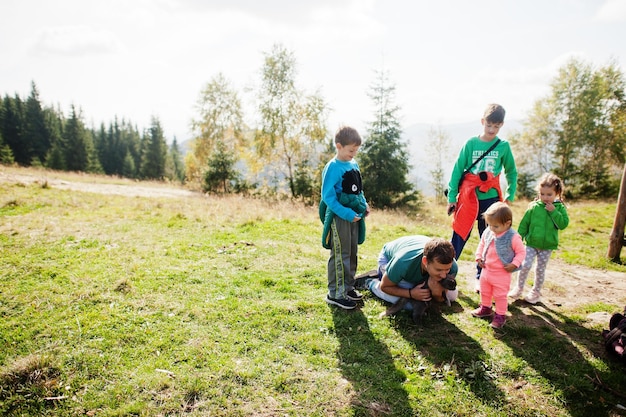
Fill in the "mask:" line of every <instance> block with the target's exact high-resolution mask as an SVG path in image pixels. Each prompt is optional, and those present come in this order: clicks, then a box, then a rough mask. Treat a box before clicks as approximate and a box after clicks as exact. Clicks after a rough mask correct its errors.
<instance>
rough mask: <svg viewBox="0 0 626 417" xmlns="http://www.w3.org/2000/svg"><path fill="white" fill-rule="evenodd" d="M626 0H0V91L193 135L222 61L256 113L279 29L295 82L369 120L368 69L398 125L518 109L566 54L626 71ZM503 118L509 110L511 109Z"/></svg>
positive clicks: (348, 118) (335, 119) (523, 110)
mask: <svg viewBox="0 0 626 417" xmlns="http://www.w3.org/2000/svg"><path fill="white" fill-rule="evenodd" d="M624 39H626V0H524V1H514V0H471V1H468V0H435V1H433V0H428V1H423V0H385V1H383V0H315V1H298V0H263V1H259V0H206V1H203V0H107V1H93V0H2V1H1V2H0V94H1V95H2V96H4V95H6V94H8V95H11V96H12V95H14V94H19V95H20V96H21V97H23V98H26V97H28V95H29V94H30V91H31V82H35V84H36V86H37V89H38V90H39V94H40V100H41V101H42V103H43V104H44V105H46V106H55V107H59V108H60V109H61V110H62V111H63V112H64V114H66V115H68V114H69V113H70V109H71V106H72V105H74V106H77V107H79V108H80V109H81V110H82V115H83V118H84V120H85V122H86V123H87V124H88V126H92V125H94V126H99V125H100V123H103V122H104V123H105V124H108V123H110V122H111V121H113V120H114V118H115V117H118V118H120V119H121V118H124V119H126V120H130V121H131V122H132V123H134V124H136V125H137V126H138V127H139V128H140V129H142V128H147V127H149V125H150V121H151V118H152V117H153V116H155V117H157V118H158V119H159V120H160V122H161V125H162V127H163V129H164V132H165V135H166V138H167V139H168V141H169V140H171V139H172V138H173V137H176V138H177V140H178V141H179V142H182V141H184V140H187V139H189V138H190V137H191V136H192V132H191V129H190V124H191V120H192V119H194V118H197V117H198V112H197V108H196V104H197V101H198V98H199V96H200V93H201V91H202V89H203V88H204V87H205V86H206V85H207V83H209V82H210V81H211V80H212V79H213V78H214V77H215V76H216V75H217V74H219V73H221V74H223V75H224V76H225V78H226V79H227V80H228V81H229V82H230V84H231V86H232V88H234V89H235V90H237V91H238V93H239V97H240V99H241V101H242V103H243V104H244V106H245V110H246V120H247V121H248V123H250V124H251V125H254V120H255V119H254V117H255V115H254V110H253V109H254V93H253V92H254V91H255V89H256V88H258V85H259V83H260V72H261V68H262V66H263V60H264V56H265V55H266V54H268V53H269V52H270V51H271V50H272V47H273V46H274V45H275V44H281V45H283V46H284V47H285V48H286V49H287V50H289V51H291V52H292V53H293V55H294V57H295V59H296V69H297V75H296V85H297V87H298V88H299V89H301V90H303V91H305V92H307V93H314V92H318V93H319V94H321V96H322V97H324V98H325V100H326V102H327V103H328V105H329V107H330V108H331V111H330V113H329V117H328V127H329V131H330V132H334V131H335V130H336V129H337V127H339V126H340V125H352V126H354V127H356V128H357V129H359V130H361V131H363V130H364V129H365V128H366V127H367V125H368V123H369V121H371V120H372V118H373V114H374V106H373V103H372V101H371V99H370V98H369V96H368V91H370V88H371V86H372V85H373V84H374V83H375V80H376V73H377V72H380V71H384V72H386V73H387V75H388V78H389V81H390V82H391V83H392V84H393V85H395V88H396V96H395V103H396V104H397V105H398V106H399V107H400V110H399V112H398V116H399V118H400V122H401V124H402V126H403V127H406V126H411V125H414V124H421V123H425V124H431V125H433V126H445V125H448V124H455V123H466V122H472V121H476V123H477V125H478V126H479V127H480V117H481V115H482V112H483V110H484V108H485V106H486V105H487V104H488V103H491V102H497V103H500V104H502V105H503V106H504V107H505V109H506V110H507V120H509V119H514V120H523V119H524V118H525V117H526V115H527V114H528V112H529V111H530V109H531V108H532V105H533V103H534V102H535V101H536V100H538V99H539V98H541V97H544V96H546V95H547V94H548V93H549V91H550V82H551V80H552V79H553V78H554V77H555V76H556V75H557V71H558V69H559V68H560V67H562V66H563V65H564V64H565V63H566V62H567V61H568V60H569V59H571V58H573V57H575V58H578V59H580V60H583V61H585V62H587V63H589V64H592V65H594V66H595V67H600V66H605V65H608V64H609V63H611V62H614V63H616V64H617V65H618V66H619V68H621V70H622V72H624V71H626V42H624ZM505 126H506V123H505Z"/></svg>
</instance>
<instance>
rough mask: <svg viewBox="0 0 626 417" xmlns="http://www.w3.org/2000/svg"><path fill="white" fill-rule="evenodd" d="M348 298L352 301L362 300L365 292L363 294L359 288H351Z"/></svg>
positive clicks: (347, 294)
mask: <svg viewBox="0 0 626 417" xmlns="http://www.w3.org/2000/svg"><path fill="white" fill-rule="evenodd" d="M346 298H348V300H352V301H361V300H362V299H363V294H361V293H360V292H358V291H357V290H350V291H348V292H347V293H346Z"/></svg>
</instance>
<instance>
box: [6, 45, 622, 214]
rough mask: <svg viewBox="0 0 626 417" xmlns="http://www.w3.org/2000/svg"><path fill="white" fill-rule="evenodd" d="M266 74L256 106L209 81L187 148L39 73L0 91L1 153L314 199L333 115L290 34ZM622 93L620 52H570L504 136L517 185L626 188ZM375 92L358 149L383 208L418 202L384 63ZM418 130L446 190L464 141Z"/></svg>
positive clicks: (270, 57) (586, 193)
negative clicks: (78, 99)
mask: <svg viewBox="0 0 626 417" xmlns="http://www.w3.org/2000/svg"><path fill="white" fill-rule="evenodd" d="M258 74H259V79H258V84H257V86H256V87H254V88H248V89H247V90H246V92H247V93H251V97H248V98H249V99H250V100H249V101H251V102H253V103H254V106H253V112H252V113H253V114H252V115H251V114H248V115H246V114H244V110H243V105H242V98H241V93H240V92H239V91H237V90H236V89H235V88H234V87H233V86H232V84H231V83H230V81H229V80H228V79H227V78H226V77H225V76H224V75H223V74H222V73H218V74H216V75H215V76H214V77H212V78H211V80H210V81H209V82H208V83H207V84H206V85H205V86H204V88H203V89H202V91H201V92H200V94H199V97H198V100H197V102H196V107H195V116H194V118H193V119H192V120H191V126H192V133H193V137H192V139H191V141H190V145H189V151H188V152H187V153H186V155H185V156H184V160H183V156H182V155H181V152H180V150H179V148H178V144H177V142H176V139H175V138H174V140H173V142H172V144H171V145H170V146H168V145H167V143H166V141H165V138H164V137H163V130H162V128H161V125H160V122H159V120H158V118H156V117H153V118H152V120H151V124H150V127H149V128H148V129H145V130H143V131H141V132H140V131H139V130H138V129H137V127H136V126H133V124H132V123H130V122H128V121H125V120H124V119H122V120H121V121H120V120H117V119H116V120H114V121H112V122H110V123H109V124H108V125H105V124H101V125H100V127H99V128H94V127H91V128H87V127H86V126H85V124H84V122H83V121H82V118H81V114H80V111H77V110H76V109H75V108H74V107H72V108H71V111H70V116H69V117H68V118H66V117H64V116H63V114H62V112H61V111H60V110H58V109H54V108H51V107H44V106H42V105H41V103H40V100H39V95H38V92H37V88H36V86H35V84H34V82H33V84H32V89H31V94H30V96H29V97H28V98H26V99H25V100H24V99H22V98H20V97H19V96H18V95H15V96H14V97H9V96H5V97H4V99H3V100H2V102H1V103H0V162H2V163H13V162H15V163H17V164H19V165H24V166H29V165H42V166H45V167H48V168H51V169H59V170H71V171H85V172H95V173H104V174H108V175H118V176H124V177H129V178H139V179H159V180H165V179H168V180H177V181H182V182H184V183H185V184H186V185H187V186H188V187H190V188H195V189H202V190H203V191H205V192H207V193H231V192H238V193H248V194H254V195H263V196H266V195H279V194H280V195H283V194H286V195H289V196H290V197H291V198H296V199H301V200H303V201H306V202H310V203H314V202H316V201H318V200H319V193H320V188H321V183H320V182H321V171H322V169H323V166H324V164H325V163H326V162H327V161H328V160H329V159H330V158H332V156H333V155H334V152H335V149H334V142H333V132H329V130H328V128H327V120H326V119H327V115H328V113H329V112H330V110H331V108H330V106H329V104H328V103H327V102H326V101H325V99H324V97H323V96H322V95H321V94H320V93H319V92H317V91H315V92H307V91H305V90H303V89H301V88H300V87H299V86H298V83H297V62H296V59H295V56H294V54H293V52H291V51H289V50H287V49H286V48H285V47H284V46H282V45H281V44H276V45H273V47H272V48H271V50H269V51H267V52H265V53H264V57H263V62H262V65H261V66H260V68H259V71H258ZM624 93H625V84H624V76H623V74H622V72H621V71H620V70H619V68H618V67H617V65H616V64H615V63H609V64H608V65H605V66H602V67H599V68H596V67H594V66H592V65H591V64H588V63H586V62H583V61H579V60H576V59H572V60H570V61H569V62H568V63H566V64H565V65H564V66H563V67H562V68H561V69H559V71H558V74H557V75H556V76H555V78H554V79H553V80H552V82H551V92H550V93H549V94H548V95H547V96H546V97H541V98H539V99H538V100H537V101H536V102H535V105H534V107H533V108H532V110H531V111H530V112H529V114H528V117H527V118H526V119H525V121H524V129H523V131H522V132H515V133H514V134H513V135H512V136H511V137H510V138H505V139H508V140H509V141H510V142H511V145H512V147H513V151H514V155H515V157H516V161H517V165H518V172H519V181H518V193H519V194H520V195H521V196H525V197H533V196H534V191H533V185H534V180H536V178H538V177H539V176H540V175H541V174H542V173H543V172H549V171H551V172H555V173H557V174H558V175H559V176H561V177H562V178H563V179H564V181H565V183H566V185H567V189H568V190H569V191H568V197H571V198H578V197H614V196H616V195H617V190H618V187H619V179H620V176H621V171H622V167H623V166H624V158H625V152H626V151H625V150H626V99H625V97H626V96H625V94H624ZM368 95H369V97H370V99H371V101H372V107H373V112H372V118H371V121H370V122H369V123H368V125H367V128H366V131H365V132H361V134H362V135H363V138H364V142H363V146H362V148H361V151H360V153H359V156H358V158H357V159H358V161H359V163H360V165H361V171H362V176H363V182H364V186H365V190H366V194H367V196H368V200H369V201H370V203H371V204H372V205H373V206H374V207H379V208H396V207H404V208H407V207H408V208H419V205H420V204H422V202H423V201H422V200H423V198H422V195H421V193H420V191H419V190H417V189H416V188H415V185H414V184H413V183H412V181H410V179H409V174H410V171H411V168H412V167H411V166H410V164H409V159H410V158H409V149H408V144H407V142H406V141H405V140H404V139H403V138H402V129H401V123H400V120H399V112H400V110H401V109H400V107H399V106H397V105H396V104H395V85H394V84H393V83H392V82H391V81H390V80H389V76H388V74H387V73H385V72H375V78H374V81H373V83H372V84H371V85H370V87H369V90H368ZM250 118H252V119H254V121H252V122H251V121H249V120H250ZM247 120H248V121H247ZM419 141H421V142H424V143H426V142H428V141H430V145H432V146H430V148H431V149H433V150H434V153H435V155H433V157H432V158H433V161H434V162H435V163H436V164H437V166H436V168H435V169H434V170H433V171H431V172H430V174H431V184H432V185H433V187H434V188H435V190H436V192H437V194H438V195H439V194H441V195H442V193H443V190H444V189H445V185H446V184H445V183H446V181H447V178H448V176H449V173H446V172H443V169H442V166H443V159H444V158H445V157H446V155H448V156H449V155H450V154H454V152H456V151H457V150H450V149H449V147H448V144H449V137H448V134H447V132H445V131H444V130H442V129H441V128H439V129H433V130H431V132H430V133H429V137H428V138H419ZM440 197H441V196H440Z"/></svg>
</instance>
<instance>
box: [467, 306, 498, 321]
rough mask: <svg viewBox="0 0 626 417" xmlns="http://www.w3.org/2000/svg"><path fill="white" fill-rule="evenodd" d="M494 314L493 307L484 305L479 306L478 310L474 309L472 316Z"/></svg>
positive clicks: (480, 316) (479, 316) (489, 315)
mask: <svg viewBox="0 0 626 417" xmlns="http://www.w3.org/2000/svg"><path fill="white" fill-rule="evenodd" d="M492 314H493V310H491V307H487V306H483V305H481V306H480V307H478V308H477V309H476V310H472V316H474V317H478V318H483V317H491V315H492Z"/></svg>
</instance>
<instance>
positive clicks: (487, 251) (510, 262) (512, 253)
mask: <svg viewBox="0 0 626 417" xmlns="http://www.w3.org/2000/svg"><path fill="white" fill-rule="evenodd" d="M483 216H484V218H485V222H486V223H487V225H488V228H487V229H486V230H485V232H484V233H483V235H482V236H481V237H480V243H479V244H478V248H477V249H476V263H477V264H478V266H479V267H481V268H482V272H481V275H480V307H478V308H477V309H476V310H474V311H472V315H473V316H474V317H490V316H491V315H492V314H493V311H492V310H491V302H492V300H494V301H495V304H496V314H495V316H494V318H493V320H492V321H491V327H493V328H494V329H499V328H501V327H502V326H504V323H506V312H507V310H508V304H507V299H506V295H507V293H508V292H509V288H510V286H511V272H513V271H515V270H517V269H518V268H519V266H520V265H521V264H522V262H523V261H524V257H525V256H526V248H525V247H524V243H523V242H522V238H521V236H520V235H519V234H518V233H517V232H516V231H515V230H513V229H511V225H512V223H513V212H512V211H511V208H510V207H509V206H508V205H506V204H505V203H502V202H497V203H494V204H492V205H491V206H490V207H489V208H488V209H487V211H485V214H484V215H483Z"/></svg>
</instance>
